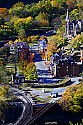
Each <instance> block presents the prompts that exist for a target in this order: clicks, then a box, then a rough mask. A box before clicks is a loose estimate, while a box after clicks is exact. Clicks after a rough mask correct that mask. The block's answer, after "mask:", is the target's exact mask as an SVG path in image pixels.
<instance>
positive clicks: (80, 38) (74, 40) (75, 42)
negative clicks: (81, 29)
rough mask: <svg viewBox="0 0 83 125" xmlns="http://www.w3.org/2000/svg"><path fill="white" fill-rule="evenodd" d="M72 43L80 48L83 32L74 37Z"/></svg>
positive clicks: (74, 46)
mask: <svg viewBox="0 0 83 125" xmlns="http://www.w3.org/2000/svg"><path fill="white" fill-rule="evenodd" d="M70 44H71V46H72V47H73V48H75V49H79V48H80V46H81V45H82V44H83V34H81V35H80V34H79V35H77V36H76V37H75V38H73V39H72V42H71V43H70Z"/></svg>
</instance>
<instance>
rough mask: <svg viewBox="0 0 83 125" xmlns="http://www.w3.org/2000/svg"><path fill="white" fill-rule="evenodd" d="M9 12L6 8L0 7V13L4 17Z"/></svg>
mask: <svg viewBox="0 0 83 125" xmlns="http://www.w3.org/2000/svg"><path fill="white" fill-rule="evenodd" d="M8 14H9V11H8V9H6V8H0V15H2V16H3V17H4V18H5V17H6V16H7V15H8Z"/></svg>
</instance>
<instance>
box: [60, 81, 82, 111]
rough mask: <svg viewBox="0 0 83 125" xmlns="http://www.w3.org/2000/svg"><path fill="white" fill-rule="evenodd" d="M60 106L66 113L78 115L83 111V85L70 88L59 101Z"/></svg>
mask: <svg viewBox="0 0 83 125" xmlns="http://www.w3.org/2000/svg"><path fill="white" fill-rule="evenodd" d="M59 104H60V105H61V106H62V108H63V110H66V111H72V112H74V113H77V112H80V111H81V110H83V83H80V84H78V85H76V84H75V85H72V86H71V87H68V88H67V89H66V91H65V92H64V93H63V95H62V98H61V99H60V100H59Z"/></svg>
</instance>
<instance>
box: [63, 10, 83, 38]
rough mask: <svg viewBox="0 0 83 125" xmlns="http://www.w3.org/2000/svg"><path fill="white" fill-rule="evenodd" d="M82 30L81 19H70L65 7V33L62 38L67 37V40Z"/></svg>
mask: <svg viewBox="0 0 83 125" xmlns="http://www.w3.org/2000/svg"><path fill="white" fill-rule="evenodd" d="M82 31H83V21H82V20H72V21H71V19H70V16H69V12H68V9H67V14H66V26H65V34H64V36H63V38H68V40H71V39H72V37H75V36H76V35H77V34H81V32H82Z"/></svg>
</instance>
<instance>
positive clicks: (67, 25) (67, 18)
mask: <svg viewBox="0 0 83 125" xmlns="http://www.w3.org/2000/svg"><path fill="white" fill-rule="evenodd" d="M69 22H70V19H69V12H68V9H67V15H66V29H65V34H66V35H69Z"/></svg>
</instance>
